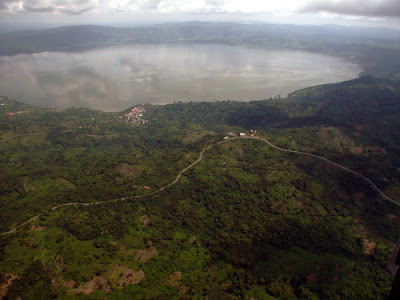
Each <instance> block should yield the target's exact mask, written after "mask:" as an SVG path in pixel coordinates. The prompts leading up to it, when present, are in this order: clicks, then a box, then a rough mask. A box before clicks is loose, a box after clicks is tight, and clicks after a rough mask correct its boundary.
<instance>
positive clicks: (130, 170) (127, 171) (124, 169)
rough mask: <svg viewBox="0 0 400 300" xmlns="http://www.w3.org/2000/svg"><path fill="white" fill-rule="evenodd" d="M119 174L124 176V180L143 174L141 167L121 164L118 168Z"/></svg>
mask: <svg viewBox="0 0 400 300" xmlns="http://www.w3.org/2000/svg"><path fill="white" fill-rule="evenodd" d="M117 171H118V173H119V174H120V175H121V176H122V178H127V177H131V176H135V175H136V176H137V175H139V174H140V173H142V169H141V168H140V167H139V166H135V165H130V164H120V165H118V166H117Z"/></svg>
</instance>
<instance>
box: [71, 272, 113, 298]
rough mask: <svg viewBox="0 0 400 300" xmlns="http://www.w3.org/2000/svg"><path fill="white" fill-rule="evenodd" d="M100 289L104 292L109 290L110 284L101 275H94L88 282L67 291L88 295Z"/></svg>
mask: <svg viewBox="0 0 400 300" xmlns="http://www.w3.org/2000/svg"><path fill="white" fill-rule="evenodd" d="M99 290H101V291H102V292H103V293H104V294H108V293H109V292H110V291H111V285H110V284H109V282H108V280H107V279H105V278H104V277H101V276H95V277H93V278H92V280H90V281H89V282H86V283H83V284H81V285H80V286H79V287H78V288H77V289H72V290H70V291H69V292H70V293H72V294H81V293H83V294H85V295H89V294H91V293H93V292H94V291H99Z"/></svg>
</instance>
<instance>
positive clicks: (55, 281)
mask: <svg viewBox="0 0 400 300" xmlns="http://www.w3.org/2000/svg"><path fill="white" fill-rule="evenodd" d="M51 283H52V284H53V286H54V287H55V288H58V287H59V286H60V284H61V285H62V286H63V287H64V288H66V289H67V290H72V289H73V288H74V286H75V283H76V281H75V280H69V281H64V278H63V277H62V276H60V277H56V278H54V279H53V280H52V281H51Z"/></svg>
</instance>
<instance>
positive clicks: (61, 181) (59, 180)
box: [56, 177, 71, 184]
mask: <svg viewBox="0 0 400 300" xmlns="http://www.w3.org/2000/svg"><path fill="white" fill-rule="evenodd" d="M56 181H57V184H71V182H69V181H68V180H66V179H64V178H61V177H58V178H57V179H56Z"/></svg>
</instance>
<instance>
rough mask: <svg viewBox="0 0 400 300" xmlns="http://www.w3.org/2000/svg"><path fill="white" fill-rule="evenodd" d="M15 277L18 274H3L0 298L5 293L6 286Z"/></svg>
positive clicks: (16, 277)
mask: <svg viewBox="0 0 400 300" xmlns="http://www.w3.org/2000/svg"><path fill="white" fill-rule="evenodd" d="M15 279H18V276H17V275H15V274H13V273H8V274H6V275H4V282H3V283H2V284H0V300H1V299H3V297H4V296H5V295H6V294H7V290H8V287H9V286H10V285H11V284H12V283H13V281H14V280H15Z"/></svg>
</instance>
